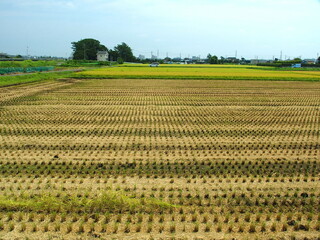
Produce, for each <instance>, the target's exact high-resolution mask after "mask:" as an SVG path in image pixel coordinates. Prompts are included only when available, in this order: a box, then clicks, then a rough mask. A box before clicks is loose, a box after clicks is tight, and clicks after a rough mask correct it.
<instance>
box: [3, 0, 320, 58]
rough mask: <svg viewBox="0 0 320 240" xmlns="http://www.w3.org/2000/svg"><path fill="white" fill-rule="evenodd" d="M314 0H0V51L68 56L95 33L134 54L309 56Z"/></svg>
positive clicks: (314, 43) (317, 2) (315, 50)
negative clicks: (79, 43)
mask: <svg viewBox="0 0 320 240" xmlns="http://www.w3.org/2000/svg"><path fill="white" fill-rule="evenodd" d="M319 13H320V0H264V1H263V0H0V29H1V30H0V52H5V53H8V54H21V55H26V54H27V53H29V54H30V55H35V56H59V57H69V56H70V55H71V54H72V49H71V42H74V41H79V40H81V39H84V38H94V39H97V40H99V41H100V42H101V44H103V45H105V46H106V47H107V48H109V49H110V48H113V47H114V46H116V45H117V44H120V43H122V42H125V43H127V44H128V45H129V46H130V47H131V48H132V49H133V53H134V55H135V56H139V55H140V54H141V55H145V56H146V57H150V56H151V53H153V55H158V54H159V57H165V56H169V57H178V56H180V54H181V56H182V57H192V56H201V57H202V58H204V57H206V56H207V54H208V53H210V54H212V55H217V56H218V57H220V56H223V57H234V56H237V57H238V58H240V57H244V58H247V59H253V58H259V59H272V58H274V57H275V58H280V56H281V51H282V59H284V58H295V57H302V58H316V57H317V54H319V53H320V27H319V26H320V25H319Z"/></svg>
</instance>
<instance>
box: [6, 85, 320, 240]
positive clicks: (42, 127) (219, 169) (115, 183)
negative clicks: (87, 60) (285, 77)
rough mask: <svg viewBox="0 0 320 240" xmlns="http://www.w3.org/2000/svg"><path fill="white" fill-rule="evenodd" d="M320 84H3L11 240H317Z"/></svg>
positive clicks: (8, 235) (8, 234)
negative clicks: (4, 85) (7, 85)
mask: <svg viewBox="0 0 320 240" xmlns="http://www.w3.org/2000/svg"><path fill="white" fill-rule="evenodd" d="M319 106H320V82H300V81H296V82H290V81H286V82H281V81H244V80H242V81H227V80H151V79H149V80H139V79H135V80H126V79H116V80H115V79H94V80H90V79H87V80H60V81H48V82H42V83H32V84H26V85H21V86H14V87H6V88H0V239H95V238H96V239H319V236H320V159H319V142H320V141H319V135H320V130H319V129H320V121H319V115H320V107H319Z"/></svg>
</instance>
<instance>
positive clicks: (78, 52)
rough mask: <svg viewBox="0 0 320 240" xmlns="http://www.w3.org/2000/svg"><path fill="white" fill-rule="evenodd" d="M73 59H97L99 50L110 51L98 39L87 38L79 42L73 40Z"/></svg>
mask: <svg viewBox="0 0 320 240" xmlns="http://www.w3.org/2000/svg"><path fill="white" fill-rule="evenodd" d="M71 44H72V50H73V59H75V60H97V52H98V51H108V49H107V47H106V46H104V45H102V44H100V42H99V41H98V40H96V39H92V38H86V39H82V40H80V41H78V42H72V43H71Z"/></svg>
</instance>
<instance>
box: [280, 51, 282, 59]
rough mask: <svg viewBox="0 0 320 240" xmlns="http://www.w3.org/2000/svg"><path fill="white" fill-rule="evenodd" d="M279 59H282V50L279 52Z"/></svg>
mask: <svg viewBox="0 0 320 240" xmlns="http://www.w3.org/2000/svg"><path fill="white" fill-rule="evenodd" d="M280 60H282V50H281V52H280Z"/></svg>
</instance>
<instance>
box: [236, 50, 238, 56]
mask: <svg viewBox="0 0 320 240" xmlns="http://www.w3.org/2000/svg"><path fill="white" fill-rule="evenodd" d="M235 56H236V58H237V56H238V50H236V55H235Z"/></svg>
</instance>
